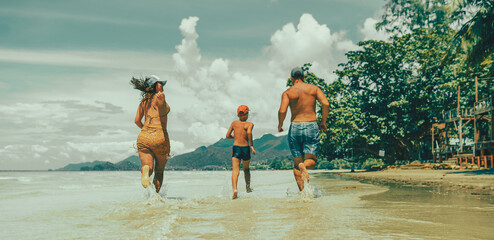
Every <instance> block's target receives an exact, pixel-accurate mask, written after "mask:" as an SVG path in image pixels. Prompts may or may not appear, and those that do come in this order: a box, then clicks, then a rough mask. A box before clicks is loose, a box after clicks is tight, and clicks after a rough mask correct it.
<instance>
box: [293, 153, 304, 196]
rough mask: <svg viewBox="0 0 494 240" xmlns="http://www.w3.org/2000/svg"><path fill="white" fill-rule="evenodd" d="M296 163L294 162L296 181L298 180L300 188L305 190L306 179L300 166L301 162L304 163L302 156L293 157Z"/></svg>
mask: <svg viewBox="0 0 494 240" xmlns="http://www.w3.org/2000/svg"><path fill="white" fill-rule="evenodd" d="M293 161H294V164H293V175H294V176H295V181H296V182H297V186H298V190H300V191H302V190H304V180H303V179H302V174H301V172H300V169H299V166H300V163H302V164H301V165H303V162H302V161H303V159H302V157H296V158H293ZM306 171H307V170H306Z"/></svg>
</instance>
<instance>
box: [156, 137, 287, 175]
mask: <svg viewBox="0 0 494 240" xmlns="http://www.w3.org/2000/svg"><path fill="white" fill-rule="evenodd" d="M232 145H233V139H220V140H219V141H218V142H216V143H214V144H212V145H210V146H208V147H205V146H202V147H199V148H197V149H196V150H195V151H193V152H190V153H185V154H181V155H178V156H174V157H173V158H170V159H169V160H168V163H167V164H166V168H167V169H175V170H188V169H202V170H215V169H224V168H229V167H231V165H232ZM254 147H255V149H256V152H257V154H256V155H251V157H252V159H251V164H255V163H267V162H268V161H271V160H273V159H274V158H277V157H286V156H289V155H290V149H289V147H288V141H287V136H286V135H285V136H281V137H276V136H274V135H272V134H266V135H264V136H262V137H261V138H259V139H255V140H254Z"/></svg>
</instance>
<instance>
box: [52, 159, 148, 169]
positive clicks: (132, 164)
mask: <svg viewBox="0 0 494 240" xmlns="http://www.w3.org/2000/svg"><path fill="white" fill-rule="evenodd" d="M140 170H141V160H139V157H138V156H130V157H128V158H126V159H124V160H122V161H120V162H118V163H111V162H104V161H94V162H84V163H77V164H69V165H67V166H65V167H63V168H59V169H57V170H56V171H140Z"/></svg>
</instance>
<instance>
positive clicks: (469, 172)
mask: <svg viewBox="0 0 494 240" xmlns="http://www.w3.org/2000/svg"><path fill="white" fill-rule="evenodd" d="M447 174H464V175H465V176H477V175H494V168H491V169H484V170H466V171H455V172H449V173H447Z"/></svg>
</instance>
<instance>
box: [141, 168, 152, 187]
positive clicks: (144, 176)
mask: <svg viewBox="0 0 494 240" xmlns="http://www.w3.org/2000/svg"><path fill="white" fill-rule="evenodd" d="M141 184H142V186H143V187H144V188H147V187H149V185H150V184H151V181H149V166H148V165H144V166H143V167H142V171H141Z"/></svg>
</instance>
